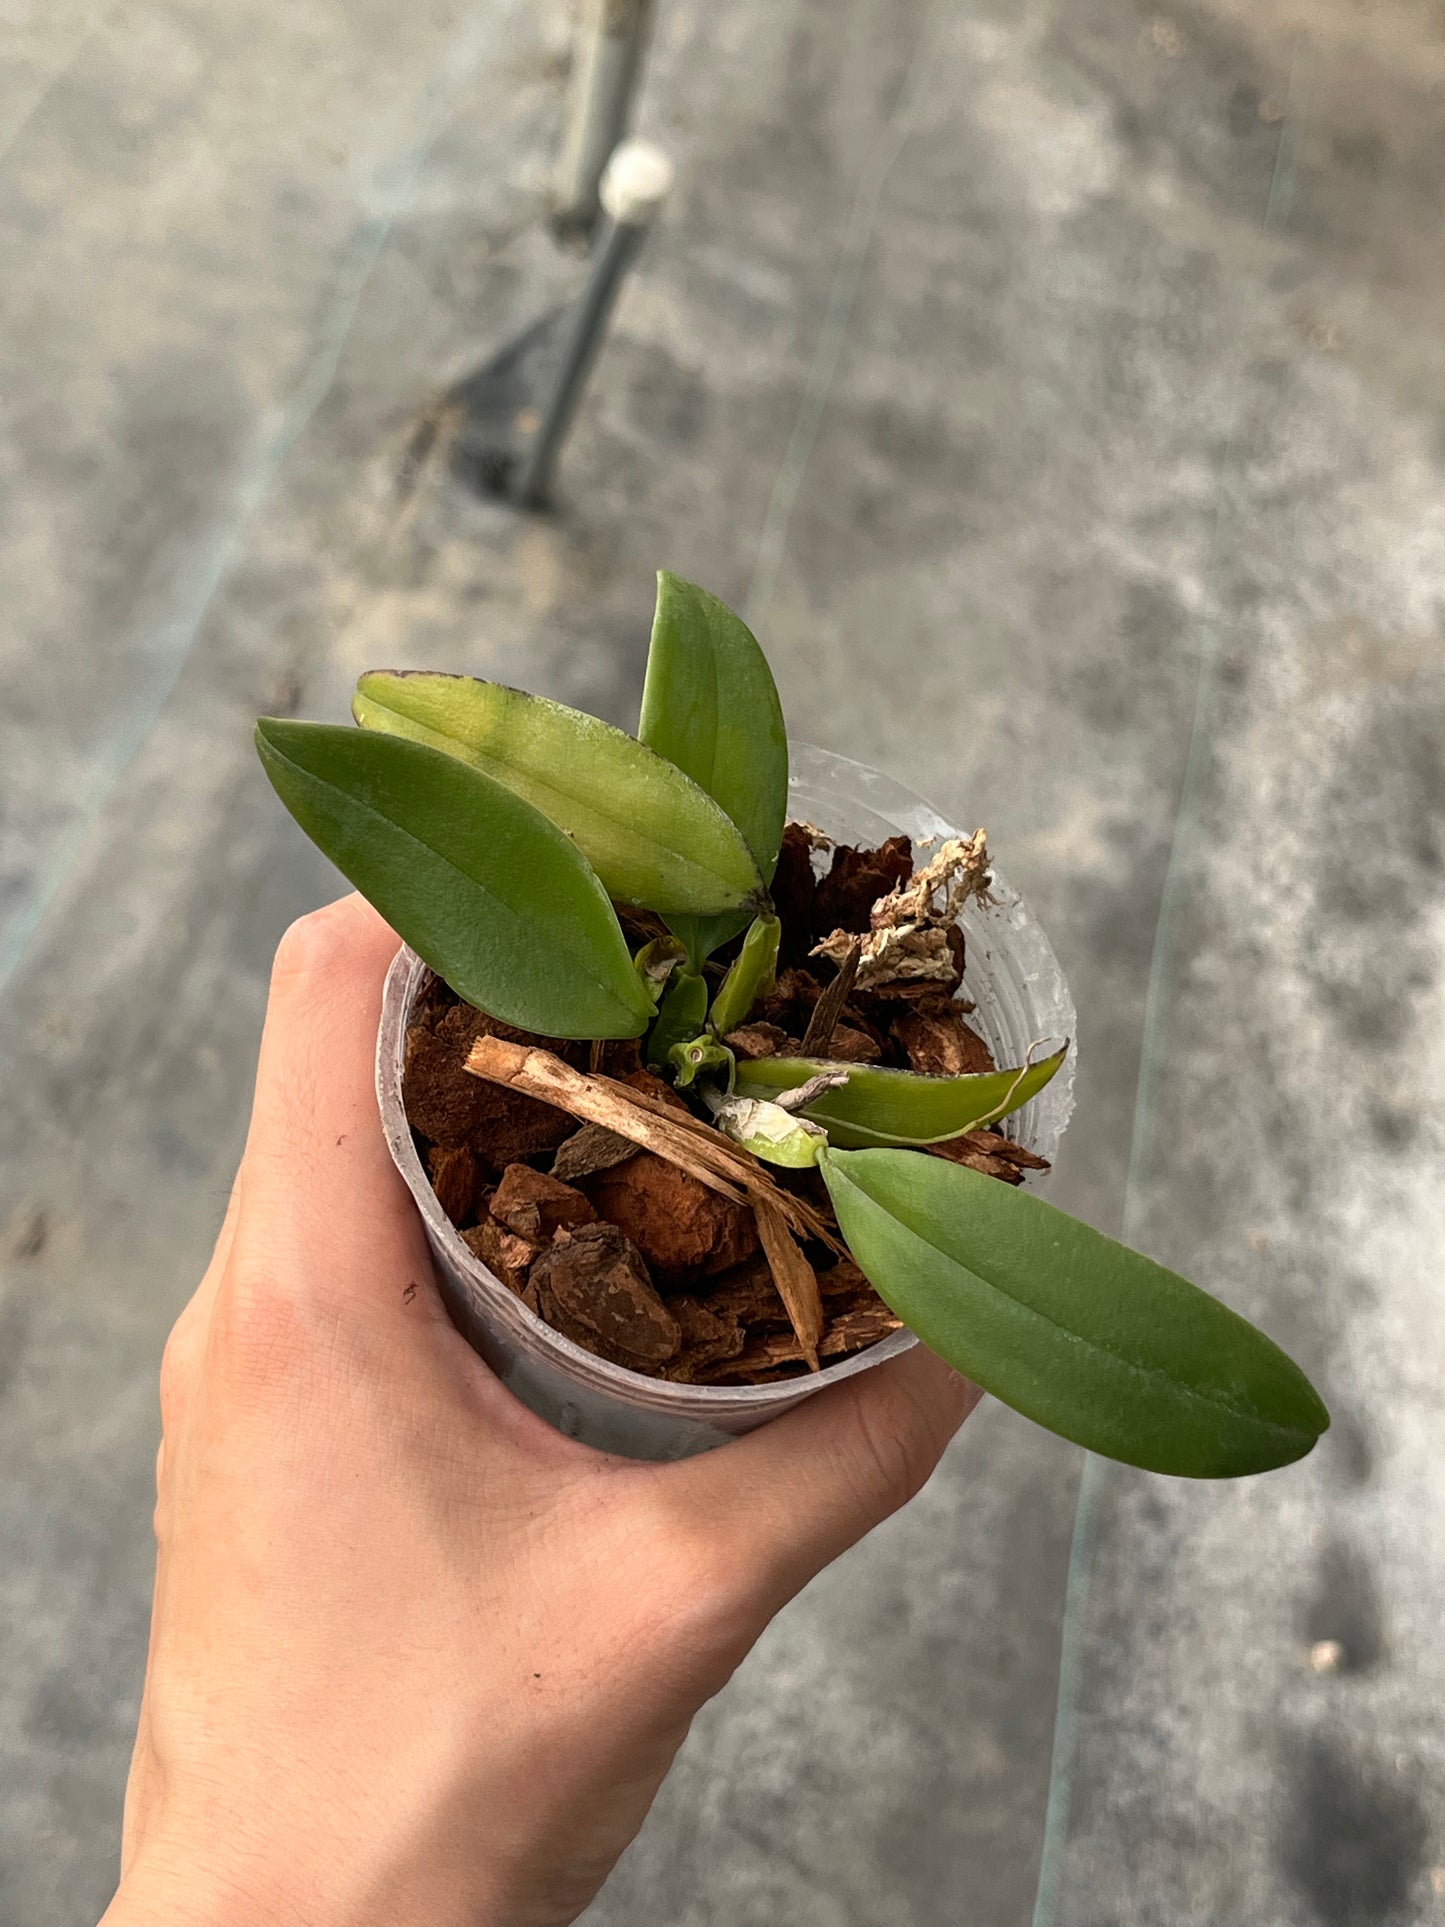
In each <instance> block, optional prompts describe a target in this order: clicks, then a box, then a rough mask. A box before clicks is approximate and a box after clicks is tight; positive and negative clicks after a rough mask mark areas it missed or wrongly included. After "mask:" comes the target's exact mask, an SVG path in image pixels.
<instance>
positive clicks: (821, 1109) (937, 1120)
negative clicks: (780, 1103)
mask: <svg viewBox="0 0 1445 1927" xmlns="http://www.w3.org/2000/svg"><path fill="white" fill-rule="evenodd" d="M1068 1048H1069V1047H1068V1045H1067V1044H1065V1045H1064V1047H1063V1049H1062V1050H1057V1051H1055V1052H1054V1053H1053V1055H1052V1056H1051V1057H1045V1058H1042V1059H1041V1060H1040V1061H1039V1062H1038V1063H1037V1064H1031V1065H1029V1067H1028V1068H1027V1069H1026V1070H1003V1071H976V1072H973V1073H971V1074H970V1075H968V1076H966V1077H922V1076H920V1075H919V1074H918V1073H917V1072H916V1071H893V1070H881V1069H879V1068H878V1066H877V1065H874V1064H857V1065H853V1064H842V1065H840V1064H839V1063H838V1062H837V1061H836V1060H834V1059H832V1058H820V1057H759V1058H755V1059H753V1060H752V1061H751V1062H748V1063H742V1064H739V1065H738V1086H737V1087H738V1091H739V1094H740V1095H742V1096H744V1097H776V1096H777V1094H778V1092H779V1091H791V1090H796V1088H797V1087H798V1085H799V1084H806V1083H807V1081H808V1079H809V1078H810V1077H816V1076H817V1075H818V1073H819V1072H820V1071H836V1070H840V1069H841V1070H846V1071H847V1072H848V1082H847V1083H846V1084H845V1085H843V1086H842V1088H841V1089H839V1090H835V1091H827V1092H825V1093H824V1094H823V1096H822V1097H820V1098H818V1099H817V1100H816V1101H815V1102H814V1103H812V1104H808V1105H806V1106H805V1107H804V1110H803V1115H804V1117H810V1118H812V1119H813V1121H814V1122H815V1123H817V1124H822V1125H824V1126H825V1127H826V1129H827V1132H828V1136H829V1138H830V1140H831V1141H832V1142H833V1143H834V1144H836V1145H839V1146H841V1147H842V1148H843V1149H845V1150H859V1149H866V1148H868V1147H869V1146H872V1145H909V1144H942V1143H944V1142H945V1140H946V1139H948V1138H951V1137H958V1136H960V1135H961V1134H962V1133H963V1132H964V1131H972V1130H976V1129H977V1128H978V1127H979V1126H980V1125H983V1124H992V1123H994V1122H995V1121H996V1120H997V1119H998V1118H1001V1117H1006V1116H1007V1115H1008V1113H1009V1112H1010V1111H1016V1110H1017V1109H1018V1108H1019V1106H1020V1105H1021V1104H1027V1102H1028V1101H1029V1099H1030V1098H1031V1097H1036V1096H1037V1095H1038V1093H1039V1092H1040V1091H1041V1090H1042V1089H1043V1088H1044V1086H1045V1084H1047V1083H1048V1081H1049V1079H1050V1078H1051V1077H1052V1076H1053V1075H1054V1073H1055V1071H1057V1069H1058V1068H1059V1066H1060V1064H1062V1063H1063V1061H1064V1058H1065V1056H1066V1055H1067V1053H1068Z"/></svg>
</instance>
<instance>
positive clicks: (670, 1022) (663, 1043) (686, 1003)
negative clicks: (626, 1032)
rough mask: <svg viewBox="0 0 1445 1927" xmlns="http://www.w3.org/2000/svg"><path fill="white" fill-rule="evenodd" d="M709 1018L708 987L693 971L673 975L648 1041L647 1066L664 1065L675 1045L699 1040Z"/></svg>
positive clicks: (682, 971)
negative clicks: (696, 1038) (704, 1022)
mask: <svg viewBox="0 0 1445 1927" xmlns="http://www.w3.org/2000/svg"><path fill="white" fill-rule="evenodd" d="M706 1016H707V985H706V984H705V983H704V982H703V980H702V978H701V977H695V976H694V975H693V974H692V972H691V971H685V970H676V971H674V972H673V974H672V978H671V980H670V982H669V983H668V986H667V989H666V990H665V991H664V992H663V993H662V1002H661V1003H660V1004H659V1005H658V1007H657V1022H656V1023H655V1024H654V1025H653V1026H652V1032H651V1035H650V1036H649V1037H648V1040H647V1061H648V1063H649V1064H654V1065H661V1064H665V1063H666V1062H667V1061H668V1052H669V1051H670V1050H671V1049H672V1047H673V1045H674V1044H686V1043H688V1042H689V1041H690V1040H691V1039H692V1038H694V1037H696V1036H697V1034H698V1032H699V1031H700V1030H701V1029H702V1026H703V1019H704V1018H705V1017H706Z"/></svg>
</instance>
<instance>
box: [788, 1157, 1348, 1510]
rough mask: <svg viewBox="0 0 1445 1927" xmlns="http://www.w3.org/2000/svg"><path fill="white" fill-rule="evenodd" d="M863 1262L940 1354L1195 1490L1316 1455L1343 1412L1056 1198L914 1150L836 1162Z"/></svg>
mask: <svg viewBox="0 0 1445 1927" xmlns="http://www.w3.org/2000/svg"><path fill="white" fill-rule="evenodd" d="M819 1168H820V1169H821V1171H822V1173H823V1177H824V1179H825V1181H826V1183H827V1186H828V1190H829V1193H830V1195H831V1197H832V1200H833V1206H834V1209H835V1210H836V1211H837V1214H838V1223H839V1226H840V1227H841V1229H842V1232H843V1236H844V1237H845V1239H846V1240H847V1242H848V1247H849V1249H850V1250H851V1251H852V1253H853V1256H854V1257H855V1258H856V1259H857V1261H858V1263H859V1264H860V1265H861V1266H862V1268H863V1270H864V1272H865V1273H866V1274H867V1276H868V1278H869V1279H870V1281H871V1282H872V1284H873V1286H874V1288H875V1290H876V1291H877V1292H878V1295H879V1296H880V1297H881V1298H882V1299H883V1300H884V1301H885V1302H886V1303H887V1304H888V1305H890V1306H891V1307H892V1309H893V1310H894V1311H895V1312H896V1313H897V1315H898V1316H899V1317H900V1318H901V1319H902V1320H903V1322H904V1323H905V1324H906V1325H908V1326H910V1327H911V1328H912V1330H913V1331H915V1332H916V1333H917V1334H918V1336H919V1337H920V1338H921V1339H922V1340H923V1342H924V1344H925V1345H927V1346H928V1347H929V1348H930V1350H932V1351H935V1352H937V1353H938V1354H939V1355H940V1356H941V1357H943V1358H946V1359H947V1360H948V1362H949V1363H950V1364H951V1365H954V1366H955V1367H957V1369H958V1370H959V1371H960V1372H962V1373H963V1374H964V1376H965V1377H967V1378H970V1379H972V1380H973V1381H974V1383H975V1384H977V1385H981V1386H982V1387H983V1388H984V1389H985V1390H986V1391H989V1392H992V1393H993V1394H994V1396H995V1397H997V1398H1000V1399H1002V1400H1003V1402H1004V1403H1005V1404H1006V1405H1012V1406H1013V1407H1014V1408H1015V1410H1016V1411H1019V1412H1022V1413H1023V1414H1024V1415H1025V1416H1026V1417H1028V1418H1031V1419H1034V1420H1036V1421H1037V1422H1038V1423H1039V1424H1040V1425H1045V1426H1047V1427H1048V1428H1049V1429H1050V1431H1054V1432H1058V1433H1061V1434H1062V1435H1063V1437H1065V1438H1067V1439H1073V1440H1074V1441H1075V1443H1076V1444H1079V1445H1083V1446H1086V1447H1087V1448H1088V1449H1089V1450H1090V1451H1091V1452H1102V1453H1104V1454H1105V1455H1106V1456H1107V1457H1109V1458H1115V1459H1122V1460H1123V1461H1124V1462H1125V1463H1126V1464H1127V1465H1138V1466H1143V1467H1144V1468H1145V1469H1146V1470H1148V1471H1152V1472H1171V1473H1176V1474H1179V1475H1182V1476H1184V1477H1188V1478H1200V1479H1217V1478H1232V1477H1235V1476H1237V1475H1239V1474H1241V1473H1246V1472H1264V1471H1267V1470H1269V1468H1270V1467H1272V1466H1277V1465H1288V1464H1289V1463H1290V1462H1291V1461H1292V1460H1294V1459H1298V1458H1302V1457H1303V1456H1304V1454H1305V1453H1306V1452H1308V1451H1309V1449H1310V1447H1311V1446H1312V1445H1313V1444H1314V1442H1315V1440H1316V1439H1317V1438H1318V1437H1319V1435H1320V1433H1321V1432H1323V1431H1324V1430H1325V1428H1326V1426H1328V1424H1329V1413H1328V1412H1327V1411H1326V1410H1325V1407H1324V1405H1323V1404H1322V1403H1321V1401H1320V1398H1319V1396H1318V1394H1317V1393H1316V1392H1315V1390H1314V1388H1313V1386H1312V1385H1311V1384H1310V1382H1309V1380H1308V1379H1307V1378H1306V1377H1305V1375H1304V1373H1303V1372H1302V1371H1301V1370H1300V1369H1299V1367H1298V1366H1297V1365H1296V1364H1295V1363H1294V1362H1293V1361H1292V1360H1291V1359H1289V1358H1288V1357H1286V1355H1285V1354H1284V1353H1283V1352H1282V1351H1281V1350H1280V1349H1279V1347H1278V1346H1277V1345H1275V1344H1274V1343H1272V1341H1271V1340H1269V1339H1268V1338H1266V1337H1265V1336H1264V1334H1263V1333H1262V1332H1259V1331H1256V1330H1255V1328H1254V1327H1253V1326H1252V1325H1250V1324H1249V1323H1247V1322H1246V1320H1244V1319H1243V1318H1240V1317H1239V1316H1238V1315H1237V1314H1236V1313H1235V1312H1232V1311H1230V1310H1229V1309H1228V1307H1227V1306H1225V1305H1222V1304H1220V1302H1219V1301H1218V1299H1216V1298H1211V1297H1210V1296H1209V1294H1208V1293H1207V1292H1203V1291H1200V1290H1199V1288H1198V1287H1197V1286H1195V1285H1191V1284H1189V1283H1188V1282H1187V1280H1185V1279H1183V1278H1181V1277H1179V1276H1178V1274H1177V1273H1176V1272H1172V1271H1167V1270H1166V1269H1165V1268H1164V1266H1163V1265H1158V1264H1155V1263H1154V1262H1153V1260H1152V1259H1149V1258H1144V1257H1141V1256H1140V1254H1139V1253H1138V1252H1136V1251H1130V1250H1129V1249H1128V1248H1127V1247H1126V1246H1124V1245H1121V1244H1116V1243H1115V1241H1114V1240H1113V1239H1112V1238H1106V1237H1104V1236H1103V1234H1102V1233H1100V1232H1098V1231H1093V1230H1091V1229H1090V1228H1089V1226H1087V1225H1084V1224H1080V1223H1079V1222H1078V1221H1077V1219H1074V1218H1070V1217H1068V1216H1066V1215H1065V1213H1063V1212H1062V1211H1058V1210H1056V1209H1055V1208H1054V1207H1053V1206H1052V1205H1049V1204H1046V1203H1045V1202H1044V1200H1043V1199H1042V1198H1036V1197H1033V1196H1031V1195H1030V1194H1029V1193H1027V1192H1024V1191H1016V1190H1014V1189H1013V1188H1012V1187H1011V1186H1010V1185H1006V1184H1001V1183H1000V1182H999V1181H998V1179H996V1178H988V1177H984V1176H982V1175H981V1174H980V1173H979V1172H977V1171H970V1170H967V1169H966V1168H965V1167H963V1166H962V1165H957V1164H950V1163H948V1162H947V1161H946V1160H944V1159H942V1158H933V1157H928V1156H925V1155H923V1154H921V1153H919V1152H916V1151H896V1150H895V1151H834V1150H829V1151H825V1152H824V1153H823V1155H822V1157H821V1158H820V1160H819Z"/></svg>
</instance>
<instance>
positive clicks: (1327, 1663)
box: [1310, 1639, 1345, 1673]
mask: <svg viewBox="0 0 1445 1927" xmlns="http://www.w3.org/2000/svg"><path fill="white" fill-rule="evenodd" d="M1344 1663H1345V1649H1344V1647H1343V1646H1342V1645H1341V1644H1340V1642H1339V1640H1337V1639H1317V1640H1316V1641H1315V1643H1314V1645H1313V1646H1311V1647H1310V1665H1311V1666H1312V1667H1313V1668H1314V1670H1315V1672H1317V1673H1337V1672H1339V1670H1340V1668H1341V1667H1342V1666H1343V1665H1344Z"/></svg>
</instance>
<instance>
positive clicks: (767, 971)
mask: <svg viewBox="0 0 1445 1927" xmlns="http://www.w3.org/2000/svg"><path fill="white" fill-rule="evenodd" d="M782 934H783V926H782V925H781V924H780V923H779V922H778V919H777V918H776V917H775V916H772V915H771V914H764V915H763V916H761V917H754V919H753V921H752V924H751V925H750V927H749V929H748V934H747V935H746V936H745V937H744V938H743V947H742V949H741V950H740V951H739V952H738V955H737V958H736V960H735V961H734V962H733V964H732V966H731V967H730V969H729V970H728V974H727V975H726V977H724V978H723V980H722V984H721V986H720V987H719V989H718V993H717V996H716V997H714V998H713V1000H712V1010H711V1011H710V1013H709V1017H708V1021H709V1022H710V1023H711V1025H712V1027H713V1029H714V1030H715V1031H716V1032H717V1033H718V1035H719V1036H720V1037H726V1035H727V1033H728V1032H729V1031H730V1030H736V1029H737V1028H738V1026H739V1024H745V1023H746V1022H747V1021H748V1014H749V1012H750V1011H751V1010H752V1007H753V1005H754V1004H755V1003H756V1002H757V1001H758V999H759V997H761V996H763V995H764V993H765V992H766V991H767V990H768V989H769V988H770V987H771V985H772V982H773V975H774V972H775V971H776V969H777V966H778V944H779V942H780V940H781V938H782Z"/></svg>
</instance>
